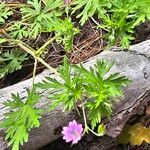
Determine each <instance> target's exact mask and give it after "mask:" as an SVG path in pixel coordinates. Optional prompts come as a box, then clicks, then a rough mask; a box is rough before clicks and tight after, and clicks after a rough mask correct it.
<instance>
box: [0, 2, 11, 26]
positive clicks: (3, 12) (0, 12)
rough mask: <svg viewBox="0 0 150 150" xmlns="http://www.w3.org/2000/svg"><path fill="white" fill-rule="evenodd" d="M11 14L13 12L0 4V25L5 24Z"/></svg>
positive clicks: (3, 4)
mask: <svg viewBox="0 0 150 150" xmlns="http://www.w3.org/2000/svg"><path fill="white" fill-rule="evenodd" d="M12 14H13V12H12V11H11V10H10V8H9V7H6V5H5V3H4V2H2V3H1V4H0V24H3V23H5V21H6V19H8V17H9V16H10V15H12Z"/></svg>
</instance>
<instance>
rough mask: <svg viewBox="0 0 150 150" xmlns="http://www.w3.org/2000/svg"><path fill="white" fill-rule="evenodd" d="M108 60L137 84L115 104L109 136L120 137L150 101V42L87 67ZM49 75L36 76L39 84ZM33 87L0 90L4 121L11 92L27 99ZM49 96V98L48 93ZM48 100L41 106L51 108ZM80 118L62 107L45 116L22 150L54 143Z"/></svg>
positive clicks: (107, 54)
mask: <svg viewBox="0 0 150 150" xmlns="http://www.w3.org/2000/svg"><path fill="white" fill-rule="evenodd" d="M99 59H107V60H109V61H115V65H114V67H113V68H112V69H111V71H110V73H112V72H120V73H121V74H122V75H125V76H127V77H128V78H129V79H131V80H133V83H132V84H131V85H130V86H129V87H127V88H125V89H124V92H125V96H124V98H121V99H120V102H119V103H117V104H115V106H114V111H113V115H112V117H111V119H110V122H109V123H108V125H107V135H109V136H110V137H116V136H117V135H118V134H119V133H120V132H121V130H122V128H123V126H124V125H125V123H126V122H127V121H128V120H129V118H130V117H131V116H133V115H134V114H136V113H138V112H140V111H141V110H142V109H143V108H144V106H145V105H147V103H148V102H149V101H150V69H149V68H150V40H148V41H145V42H142V43H140V44H137V45H133V46H131V47H130V48H129V49H128V50H124V49H121V48H113V49H110V50H107V51H103V52H102V53H100V54H98V55H96V56H94V57H92V58H90V59H88V60H87V61H85V62H83V65H84V66H85V67H86V68H88V67H89V66H93V65H94V64H95V62H96V60H99ZM45 76H53V77H55V78H57V77H56V76H55V75H54V74H52V73H50V72H49V71H48V70H45V71H43V72H42V73H40V74H39V75H37V76H36V78H35V82H36V83H37V82H40V81H41V80H42V79H44V77H45ZM31 85H32V79H29V80H26V81H23V82H20V83H17V84H15V85H12V86H10V87H6V88H4V89H1V90H0V110H1V111H0V120H2V119H3V118H4V116H3V114H4V113H5V112H7V111H9V110H8V109H7V108H5V107H4V105H3V103H4V102H5V101H7V100H9V99H11V93H13V94H16V93H19V95H20V97H21V98H22V99H24V98H25V97H26V94H27V93H26V89H28V88H30V87H31ZM45 95H48V93H47V91H45ZM46 102H47V100H46V99H45V97H43V98H42V99H41V101H40V102H39V104H38V107H42V108H45V107H47V103H46ZM74 117H76V115H75V114H74V113H71V112H62V107H61V106H60V107H58V108H57V109H56V110H54V111H52V112H49V113H47V114H45V115H44V116H43V117H42V118H41V126H40V127H39V128H35V129H33V130H32V131H31V133H30V137H29V141H28V142H27V143H25V144H24V145H23V147H22V148H21V150H36V149H38V148H41V147H42V146H44V145H46V144H48V143H50V142H51V141H53V140H55V139H57V138H58V137H60V134H57V133H56V131H57V129H59V128H60V127H62V126H64V125H66V124H67V123H68V121H69V120H72V119H73V118H74ZM4 135H5V134H4V131H3V130H2V129H0V150H4V149H6V148H7V143H6V141H5V140H4Z"/></svg>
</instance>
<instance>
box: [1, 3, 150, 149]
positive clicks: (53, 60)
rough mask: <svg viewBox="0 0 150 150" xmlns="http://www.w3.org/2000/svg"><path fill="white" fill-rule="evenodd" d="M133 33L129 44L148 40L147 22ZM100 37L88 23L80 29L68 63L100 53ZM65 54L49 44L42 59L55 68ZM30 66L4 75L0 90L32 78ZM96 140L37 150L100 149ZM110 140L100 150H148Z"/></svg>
mask: <svg viewBox="0 0 150 150" xmlns="http://www.w3.org/2000/svg"><path fill="white" fill-rule="evenodd" d="M9 1H10V0H9ZM22 1H24V0H22ZM135 31H136V32H135V40H134V41H133V42H132V44H136V43H140V42H142V41H145V40H148V39H150V22H145V23H143V24H141V25H140V26H138V27H137V28H136V29H135ZM103 34H104V32H103V31H101V30H99V31H98V30H96V28H94V23H93V22H92V21H91V20H89V21H88V22H87V23H86V24H85V25H84V26H83V27H82V29H81V33H80V34H79V35H78V36H77V37H76V38H75V40H74V47H73V50H72V52H71V53H69V54H67V56H68V58H69V59H70V62H71V63H79V62H82V61H84V60H86V59H88V58H90V57H91V56H94V55H96V54H98V53H100V52H101V51H102V50H104V48H105V46H106V45H107V43H106V41H103V39H102V38H101V37H102V35H103ZM48 36H49V35H47V34H42V35H41V37H40V38H39V39H38V41H36V42H35V41H32V42H33V43H32V44H34V45H35V47H36V45H37V43H38V44H39V45H40V44H41V45H42V43H44V42H45V40H46V39H47V37H48ZM65 54H66V53H65V51H64V49H63V48H62V47H61V46H60V45H58V44H56V43H53V45H52V46H49V47H48V50H47V53H46V54H45V60H46V62H47V63H49V64H50V65H51V66H52V67H58V66H59V65H60V64H62V60H63V57H64V55H65ZM33 64H34V61H33V59H32V58H30V59H29V60H28V61H26V62H25V64H24V66H23V68H22V69H21V70H19V71H15V72H14V73H12V74H9V75H7V76H6V77H5V78H4V79H1V80H0V89H1V88H4V87H7V86H10V85H13V84H15V83H17V82H20V81H23V80H26V79H28V78H30V77H32V68H33ZM43 70H44V67H43V66H42V65H41V64H38V67H37V72H36V73H37V74H38V73H40V72H42V71H43ZM12 79H13V80H12ZM100 140H101V138H97V137H95V136H93V135H92V134H88V135H86V136H85V137H83V139H82V140H81V141H80V142H79V143H78V144H76V145H73V146H72V145H71V144H70V143H69V144H66V143H65V141H64V140H63V139H62V138H60V139H57V140H55V141H53V142H52V143H50V144H49V145H47V146H45V147H43V148H41V149H40V150H99V149H100V147H101V146H100V145H99V143H100ZM114 140H116V139H111V138H109V137H106V142H108V141H109V142H110V143H111V142H112V143H111V144H110V145H109V144H108V143H106V145H107V146H106V147H107V149H103V150H150V146H149V145H148V144H144V145H141V146H139V147H131V146H130V145H120V144H117V142H114ZM101 150H102V149H101Z"/></svg>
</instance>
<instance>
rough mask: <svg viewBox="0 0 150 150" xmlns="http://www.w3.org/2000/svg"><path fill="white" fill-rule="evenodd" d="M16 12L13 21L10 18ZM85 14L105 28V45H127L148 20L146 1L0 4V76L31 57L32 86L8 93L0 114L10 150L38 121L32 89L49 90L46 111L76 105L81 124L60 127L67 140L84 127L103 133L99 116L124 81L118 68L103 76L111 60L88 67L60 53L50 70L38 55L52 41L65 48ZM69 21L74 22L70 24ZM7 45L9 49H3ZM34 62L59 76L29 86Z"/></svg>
mask: <svg viewBox="0 0 150 150" xmlns="http://www.w3.org/2000/svg"><path fill="white" fill-rule="evenodd" d="M17 13H18V14H19V17H18V20H14V18H13V17H14V15H15V14H17ZM94 17H97V18H96V19H95V18H94ZM11 19H12V20H11ZM89 19H90V20H91V21H93V23H94V24H95V28H97V30H99V29H102V30H104V31H105V33H106V36H103V38H105V39H106V41H108V45H109V44H113V45H115V44H117V45H120V46H122V47H128V46H129V44H130V42H131V40H133V33H134V29H135V27H137V26H138V25H139V24H140V23H142V22H144V21H146V20H149V19H150V1H149V0H113V1H111V0H73V1H71V0H27V3H24V4H23V3H15V4H6V3H4V2H1V3H0V44H1V45H2V49H3V50H2V51H1V52H0V78H4V77H5V76H6V75H8V74H10V73H12V72H14V71H15V70H19V69H21V68H22V64H23V62H24V61H26V60H27V59H28V56H29V55H31V56H32V57H33V59H34V67H33V88H32V89H31V90H30V91H29V92H28V97H27V98H26V100H24V101H22V99H21V98H20V96H19V95H12V100H13V101H7V102H6V103H5V106H6V107H8V108H9V109H10V110H11V111H10V113H8V114H6V115H5V118H4V120H3V123H1V127H2V128H4V129H5V131H6V140H9V145H11V146H12V149H13V150H18V149H19V146H20V144H23V143H24V142H27V141H28V135H29V131H30V130H31V129H32V128H34V127H38V126H39V125H40V122H39V118H40V117H41V115H42V114H43V113H44V111H42V110H40V109H38V108H37V107H36V104H37V103H38V101H39V100H40V97H41V96H42V95H41V94H39V93H38V92H37V90H36V89H37V88H40V89H46V90H48V91H50V93H53V94H49V99H50V101H51V102H52V104H51V105H50V110H53V109H55V108H56V107H57V106H58V105H60V104H63V106H64V111H65V110H69V111H71V110H73V109H76V110H77V111H79V112H80V110H82V114H83V115H82V118H83V120H84V125H82V127H81V125H80V124H78V123H77V122H76V121H73V122H70V123H69V126H68V128H67V127H66V128H64V130H63V132H62V134H63V135H64V139H65V140H66V141H67V142H69V141H72V143H73V144H74V143H77V142H78V141H79V140H80V138H81V137H82V136H83V135H84V134H85V133H87V132H89V131H90V132H92V133H94V134H95V135H97V136H102V135H103V134H104V129H105V125H103V124H102V122H101V118H102V117H108V118H109V117H110V116H111V113H112V102H113V101H116V100H117V98H118V97H120V96H123V91H122V88H123V87H125V86H127V85H128V84H129V83H130V80H128V79H127V78H126V77H124V76H121V75H119V73H113V74H110V75H108V74H107V73H109V71H110V69H111V67H112V65H113V64H112V63H109V62H107V61H104V60H101V61H97V62H96V64H95V66H94V67H90V68H89V69H86V68H85V67H84V66H82V65H79V66H78V65H70V64H69V63H68V61H67V59H66V58H65V59H64V64H63V65H62V66H61V67H59V69H54V68H52V67H51V66H50V65H49V64H48V63H46V61H45V60H44V59H45V57H44V54H45V52H47V47H48V46H49V45H51V44H53V42H54V41H55V42H56V43H57V44H61V45H62V46H63V49H64V50H65V51H66V52H69V53H70V52H71V50H72V47H73V41H74V36H76V35H77V34H78V33H79V32H80V27H81V26H83V25H84V24H85V23H86V21H87V20H89ZM73 20H77V22H79V23H77V25H76V23H75V21H73ZM100 21H101V24H100V23H99V22H100ZM43 33H49V37H48V38H47V41H46V42H44V43H43V44H42V45H36V46H32V44H31V43H30V41H32V42H33V41H34V42H35V43H36V41H37V40H38V38H39V37H40V35H41V34H43ZM10 46H11V50H10V49H9V50H8V49H7V48H8V47H10ZM37 62H40V63H42V64H43V65H44V66H45V67H47V68H48V69H50V71H51V72H54V73H55V74H57V75H58V76H59V77H60V79H61V80H60V81H57V80H56V79H53V78H51V77H46V79H45V81H43V82H42V83H38V84H37V85H36V86H34V79H35V74H36V68H37ZM52 91H56V92H52ZM78 109H79V110H78ZM95 127H98V132H95V131H94V129H95ZM82 128H84V129H83V131H82ZM70 132H73V134H71V133H70ZM76 135H77V137H76Z"/></svg>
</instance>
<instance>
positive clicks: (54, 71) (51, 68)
mask: <svg viewBox="0 0 150 150" xmlns="http://www.w3.org/2000/svg"><path fill="white" fill-rule="evenodd" d="M17 45H18V46H19V47H20V48H22V49H23V50H25V51H26V52H27V53H29V54H30V55H32V56H33V57H34V58H36V59H37V60H38V61H39V62H40V63H42V64H43V65H44V66H45V67H47V68H48V69H49V70H50V71H52V72H53V73H55V74H56V75H59V73H58V72H57V70H56V69H54V68H53V67H51V66H50V65H49V64H48V63H46V62H45V61H44V60H43V59H42V58H40V57H39V56H36V55H35V52H33V51H31V50H30V49H29V48H27V47H26V46H24V45H23V44H22V43H17Z"/></svg>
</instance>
